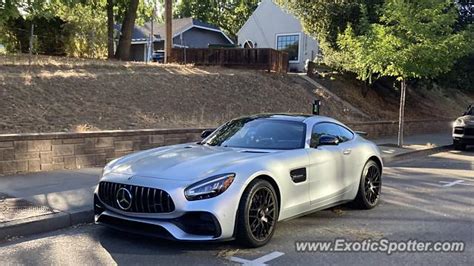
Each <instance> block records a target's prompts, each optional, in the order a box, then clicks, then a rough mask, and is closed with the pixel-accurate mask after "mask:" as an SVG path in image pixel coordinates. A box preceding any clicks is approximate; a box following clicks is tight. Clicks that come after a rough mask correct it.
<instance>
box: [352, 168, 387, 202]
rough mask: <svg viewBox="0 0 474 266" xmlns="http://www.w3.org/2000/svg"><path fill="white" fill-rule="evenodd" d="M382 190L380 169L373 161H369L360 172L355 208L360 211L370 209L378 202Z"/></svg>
mask: <svg viewBox="0 0 474 266" xmlns="http://www.w3.org/2000/svg"><path fill="white" fill-rule="evenodd" d="M381 190H382V169H380V166H379V165H378V164H377V163H376V162H374V161H373V160H369V161H368V162H367V163H366V164H365V166H364V169H363V170H362V174H361V177H360V184H359V191H358V192H357V196H356V198H355V200H354V204H355V206H356V207H358V208H360V209H372V208H373V207H375V206H377V204H379V201H380V192H381Z"/></svg>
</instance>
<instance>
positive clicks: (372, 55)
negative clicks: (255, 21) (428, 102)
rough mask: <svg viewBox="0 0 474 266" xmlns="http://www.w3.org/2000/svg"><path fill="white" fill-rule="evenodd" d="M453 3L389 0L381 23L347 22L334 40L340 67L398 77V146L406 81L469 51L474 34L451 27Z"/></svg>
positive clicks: (438, 70) (443, 68)
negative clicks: (362, 26) (356, 25)
mask: <svg viewBox="0 0 474 266" xmlns="http://www.w3.org/2000/svg"><path fill="white" fill-rule="evenodd" d="M457 19H458V13H457V9H456V7H455V6H454V5H453V3H452V2H451V1H446V0H418V1H409V0H387V1H386V2H385V4H384V5H383V8H382V10H381V16H380V22H379V23H369V24H367V25H366V28H365V29H362V30H361V31H360V33H359V34H357V33H356V32H355V31H354V30H353V28H352V27H351V26H349V27H347V29H346V30H345V31H344V33H342V34H340V35H339V36H338V39H337V44H338V48H339V49H340V50H339V54H340V55H341V58H343V59H344V61H343V62H341V63H342V65H343V68H344V69H346V70H349V71H352V72H355V73H357V75H358V78H359V79H361V80H369V81H370V80H371V79H372V78H377V77H380V76H391V77H395V78H396V79H397V80H398V81H400V85H401V88H400V89H401V94H400V114H399V138H398V145H399V146H402V145H403V120H404V106H405V95H406V81H407V80H409V79H414V78H417V79H418V78H434V77H437V76H439V75H440V74H443V73H446V72H448V71H450V70H451V69H452V67H453V65H454V64H455V62H456V61H457V60H458V59H459V58H461V57H463V56H465V55H467V54H469V53H470V52H472V51H473V47H472V44H471V43H472V40H473V38H472V32H470V31H467V30H466V31H455V25H456V22H457Z"/></svg>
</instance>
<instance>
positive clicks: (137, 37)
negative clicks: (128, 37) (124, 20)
mask: <svg viewBox="0 0 474 266" xmlns="http://www.w3.org/2000/svg"><path fill="white" fill-rule="evenodd" d="M114 29H115V30H116V31H120V30H121V29H122V25H121V24H115V25H114ZM149 36H150V33H149V32H148V31H147V30H146V29H145V28H143V27H140V26H136V25H135V26H134V27H133V31H132V42H144V41H147V40H148V37H149Z"/></svg>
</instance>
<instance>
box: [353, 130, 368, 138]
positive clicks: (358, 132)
mask: <svg viewBox="0 0 474 266" xmlns="http://www.w3.org/2000/svg"><path fill="white" fill-rule="evenodd" d="M354 132H355V133H356V134H357V135H359V136H362V137H367V135H368V134H367V132H365V131H354Z"/></svg>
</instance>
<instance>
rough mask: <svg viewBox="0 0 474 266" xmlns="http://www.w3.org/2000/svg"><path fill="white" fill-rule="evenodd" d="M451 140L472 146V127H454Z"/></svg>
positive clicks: (473, 128) (473, 130)
mask: <svg viewBox="0 0 474 266" xmlns="http://www.w3.org/2000/svg"><path fill="white" fill-rule="evenodd" d="M453 140H454V141H455V142H457V143H459V144H467V145H474V125H469V126H455V127H454V128H453Z"/></svg>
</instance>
